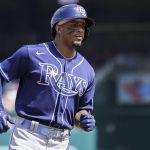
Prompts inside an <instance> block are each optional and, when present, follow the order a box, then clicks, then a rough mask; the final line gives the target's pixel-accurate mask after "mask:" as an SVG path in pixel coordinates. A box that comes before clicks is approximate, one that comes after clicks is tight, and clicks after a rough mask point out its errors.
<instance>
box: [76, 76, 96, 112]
mask: <svg viewBox="0 0 150 150" xmlns="http://www.w3.org/2000/svg"><path fill="white" fill-rule="evenodd" d="M94 93H95V74H94V76H93V78H92V81H91V82H90V83H89V85H88V87H87V89H86V91H85V93H84V94H83V96H82V97H81V99H80V103H79V110H83V109H85V110H93V97H94Z"/></svg>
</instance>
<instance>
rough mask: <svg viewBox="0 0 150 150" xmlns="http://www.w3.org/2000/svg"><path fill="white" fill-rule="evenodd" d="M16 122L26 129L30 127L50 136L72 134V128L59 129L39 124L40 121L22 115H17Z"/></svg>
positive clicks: (58, 136) (61, 136)
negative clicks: (27, 118)
mask: <svg viewBox="0 0 150 150" xmlns="http://www.w3.org/2000/svg"><path fill="white" fill-rule="evenodd" d="M15 124H16V125H18V126H20V127H22V128H24V129H28V130H30V131H34V132H36V133H38V134H41V135H44V136H46V137H48V138H66V137H68V136H70V130H68V129H58V128H53V127H50V126H45V125H42V124H39V122H37V121H30V120H26V119H24V118H21V117H17V119H16V123H15Z"/></svg>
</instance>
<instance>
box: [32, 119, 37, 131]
mask: <svg viewBox="0 0 150 150" xmlns="http://www.w3.org/2000/svg"><path fill="white" fill-rule="evenodd" d="M38 126H39V122H37V121H34V120H32V121H31V125H30V130H31V131H37V128H38Z"/></svg>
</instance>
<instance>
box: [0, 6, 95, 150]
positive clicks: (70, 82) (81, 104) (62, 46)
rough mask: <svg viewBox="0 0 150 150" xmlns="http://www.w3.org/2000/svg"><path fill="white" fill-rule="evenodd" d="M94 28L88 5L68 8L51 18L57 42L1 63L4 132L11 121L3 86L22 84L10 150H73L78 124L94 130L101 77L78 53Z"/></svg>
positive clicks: (31, 47)
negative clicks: (73, 131) (97, 80)
mask: <svg viewBox="0 0 150 150" xmlns="http://www.w3.org/2000/svg"><path fill="white" fill-rule="evenodd" d="M93 24H94V23H93V21H92V20H91V19H90V18H88V17H87V14H86V11H85V9H84V8H83V7H82V6H80V5H76V4H69V5H65V6H62V7H60V8H59V9H58V10H56V12H55V13H54V15H53V17H52V19H51V31H52V36H53V38H54V40H53V41H51V42H47V43H41V44H36V45H25V46H23V47H21V48H20V49H19V50H17V51H16V52H15V53H14V54H13V55H12V56H11V57H10V58H8V59H6V60H4V61H3V62H2V63H1V64H0V76H1V80H0V81H1V83H0V132H1V133H3V132H6V131H7V130H8V129H9V127H8V124H7V121H10V118H9V115H8V114H7V113H6V112H5V110H4V107H3V105H2V81H3V80H6V81H11V80H13V79H18V78H19V79H20V81H19V89H18V92H17V98H16V103H15V110H16V113H17V119H16V121H15V127H14V130H13V133H12V136H11V140H10V146H9V149H10V150H28V149H30V150H35V149H36V150H43V149H47V150H48V149H49V150H67V148H68V143H69V136H70V131H71V129H72V128H73V127H74V125H76V126H78V127H80V128H81V129H83V130H84V131H87V132H89V131H92V130H93V129H94V127H95V119H94V116H93V115H91V113H90V112H91V110H92V109H93V96H94V91H95V73H94V70H93V68H92V67H91V66H90V64H89V63H88V62H87V61H86V60H85V58H84V57H83V56H82V55H80V54H79V53H78V52H77V51H76V47H77V46H81V45H82V43H83V41H85V40H86V38H87V35H88V30H89V27H90V26H92V25H93Z"/></svg>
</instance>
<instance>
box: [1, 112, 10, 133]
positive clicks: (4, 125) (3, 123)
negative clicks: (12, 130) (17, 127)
mask: <svg viewBox="0 0 150 150" xmlns="http://www.w3.org/2000/svg"><path fill="white" fill-rule="evenodd" d="M7 121H10V117H9V116H8V114H7V113H6V112H5V111H0V133H3V132H6V131H7V130H8V129H9V126H8V123H7Z"/></svg>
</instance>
